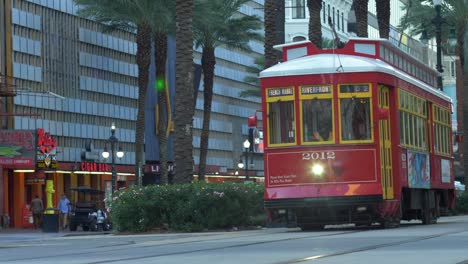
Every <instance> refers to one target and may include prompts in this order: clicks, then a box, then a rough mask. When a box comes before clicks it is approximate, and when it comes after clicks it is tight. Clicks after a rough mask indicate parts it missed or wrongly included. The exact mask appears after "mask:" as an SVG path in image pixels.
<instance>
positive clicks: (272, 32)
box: [263, 0, 284, 68]
mask: <svg viewBox="0 0 468 264" xmlns="http://www.w3.org/2000/svg"><path fill="white" fill-rule="evenodd" d="M276 1H277V0H265V4H264V6H263V7H264V14H265V15H264V16H265V18H264V27H265V43H264V47H265V68H269V67H271V66H273V65H275V64H276V63H277V62H278V60H279V58H278V53H277V52H276V50H275V49H274V48H273V46H274V45H275V44H277V43H276V22H275V19H276V3H275V2H276ZM283 2H284V1H283Z"/></svg>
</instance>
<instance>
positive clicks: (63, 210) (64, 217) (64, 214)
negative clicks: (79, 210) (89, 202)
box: [58, 194, 70, 229]
mask: <svg viewBox="0 0 468 264" xmlns="http://www.w3.org/2000/svg"><path fill="white" fill-rule="evenodd" d="M58 209H59V213H60V224H61V226H62V229H65V228H67V227H68V213H69V212H70V200H68V198H67V196H66V195H65V194H62V199H60V202H59V205H58Z"/></svg>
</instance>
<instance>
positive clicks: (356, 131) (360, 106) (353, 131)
mask: <svg viewBox="0 0 468 264" xmlns="http://www.w3.org/2000/svg"><path fill="white" fill-rule="evenodd" d="M340 109H341V136H342V139H343V140H371V139H372V134H371V132H372V129H371V111H370V109H371V108H370V98H354V97H353V98H342V99H341V100H340Z"/></svg>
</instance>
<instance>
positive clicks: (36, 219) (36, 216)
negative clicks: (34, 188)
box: [30, 195, 44, 229]
mask: <svg viewBox="0 0 468 264" xmlns="http://www.w3.org/2000/svg"><path fill="white" fill-rule="evenodd" d="M30 210H31V212H32V214H33V224H34V229H38V228H39V227H41V221H42V212H43V211H44V205H43V204H42V200H41V199H39V196H37V195H36V196H35V198H34V199H32V201H31V207H30Z"/></svg>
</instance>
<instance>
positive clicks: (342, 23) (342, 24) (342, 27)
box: [341, 12, 345, 32]
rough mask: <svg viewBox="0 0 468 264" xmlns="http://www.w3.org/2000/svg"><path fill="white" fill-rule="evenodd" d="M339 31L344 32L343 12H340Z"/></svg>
mask: <svg viewBox="0 0 468 264" xmlns="http://www.w3.org/2000/svg"><path fill="white" fill-rule="evenodd" d="M341 31H343V32H344V31H345V28H344V12H341Z"/></svg>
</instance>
